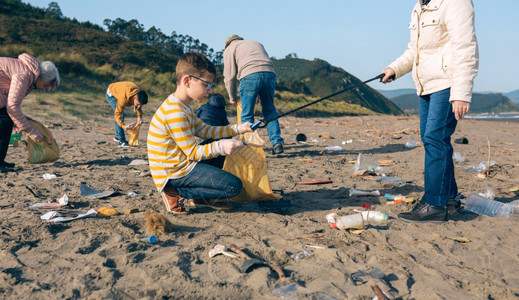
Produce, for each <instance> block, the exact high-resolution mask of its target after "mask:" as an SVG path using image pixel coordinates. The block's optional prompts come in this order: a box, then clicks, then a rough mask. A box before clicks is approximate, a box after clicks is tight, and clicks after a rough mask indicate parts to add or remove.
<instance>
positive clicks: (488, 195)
mask: <svg viewBox="0 0 519 300" xmlns="http://www.w3.org/2000/svg"><path fill="white" fill-rule="evenodd" d="M479 194H480V195H481V196H483V197H485V198H487V199H490V200H494V198H495V197H496V194H495V193H494V190H492V187H491V186H488V187H487V191H486V192H484V193H479Z"/></svg>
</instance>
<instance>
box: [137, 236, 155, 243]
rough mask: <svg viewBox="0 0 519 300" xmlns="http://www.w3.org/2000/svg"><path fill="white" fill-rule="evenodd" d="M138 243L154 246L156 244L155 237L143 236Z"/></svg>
mask: <svg viewBox="0 0 519 300" xmlns="http://www.w3.org/2000/svg"><path fill="white" fill-rule="evenodd" d="M139 241H142V242H147V243H150V244H155V243H156V242H157V237H156V236H154V235H144V236H141V237H139Z"/></svg>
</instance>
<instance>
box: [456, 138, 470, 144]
mask: <svg viewBox="0 0 519 300" xmlns="http://www.w3.org/2000/svg"><path fill="white" fill-rule="evenodd" d="M454 143H456V144H468V143H469V140H468V139H467V138H466V137H462V138H459V139H455V140H454Z"/></svg>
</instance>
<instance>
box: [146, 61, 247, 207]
mask: <svg viewBox="0 0 519 300" xmlns="http://www.w3.org/2000/svg"><path fill="white" fill-rule="evenodd" d="M175 73H176V74H175V75H176V83H177V88H176V90H175V92H174V93H173V94H171V95H169V96H168V98H167V99H166V100H165V101H164V102H163V103H162V105H161V106H160V107H159V108H158V109H157V111H156V112H155V115H154V116H153V119H152V120H151V123H150V129H149V132H148V159H149V163H150V170H151V175H152V177H153V181H154V182H155V186H156V187H157V189H158V191H159V192H160V194H161V196H162V200H163V201H164V204H165V206H166V210H167V211H170V212H172V213H174V214H177V215H186V214H187V213H188V212H187V210H186V208H185V207H184V203H181V202H182V201H181V198H188V199H193V203H191V204H194V206H195V207H211V208H213V209H217V210H228V209H230V208H231V207H230V206H229V205H227V204H225V203H224V202H220V201H218V199H220V200H221V199H228V198H232V197H234V196H236V195H238V194H239V193H240V191H241V189H242V186H243V184H242V182H241V180H240V179H239V178H238V177H236V176H234V175H232V174H230V173H228V172H226V171H223V170H221V169H219V168H216V167H214V166H211V165H208V164H204V163H203V161H204V160H207V159H211V158H214V157H217V156H219V155H230V154H231V153H233V152H234V151H235V150H237V149H238V148H240V147H243V146H244V144H243V143H242V142H241V141H239V140H235V139H221V138H225V137H231V136H235V135H238V134H241V133H245V132H250V131H252V130H251V129H250V125H251V123H249V122H245V123H242V124H239V125H238V124H234V125H227V126H210V125H207V124H205V123H204V122H202V121H201V120H200V119H198V117H197V116H196V114H195V113H194V112H193V110H192V108H191V106H190V103H191V101H196V102H198V103H202V102H204V101H205V100H206V99H207V98H208V96H209V94H210V93H211V92H212V86H213V81H214V80H215V77H216V68H215V66H214V65H213V63H211V61H210V60H208V59H207V58H206V57H205V56H203V55H200V54H197V53H187V54H185V55H184V56H182V57H181V58H180V59H179V61H178V63H177V66H176V69H175ZM195 137H200V138H203V139H208V138H211V139H215V140H217V139H221V140H218V141H215V142H212V143H209V144H206V145H200V144H199V143H197V141H196V139H195Z"/></svg>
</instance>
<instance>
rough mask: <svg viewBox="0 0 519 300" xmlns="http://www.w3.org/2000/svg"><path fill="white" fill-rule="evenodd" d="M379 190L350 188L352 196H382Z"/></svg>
mask: <svg viewBox="0 0 519 300" xmlns="http://www.w3.org/2000/svg"><path fill="white" fill-rule="evenodd" d="M380 195H381V194H380V191H379V190H373V191H363V190H357V189H353V188H352V189H350V197H352V196H380Z"/></svg>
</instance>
